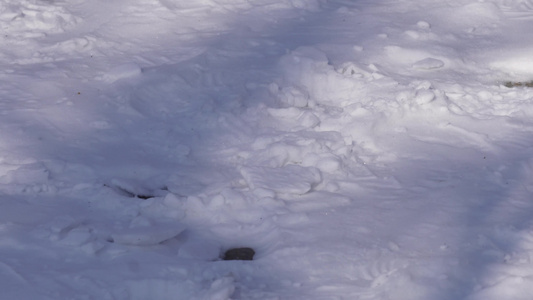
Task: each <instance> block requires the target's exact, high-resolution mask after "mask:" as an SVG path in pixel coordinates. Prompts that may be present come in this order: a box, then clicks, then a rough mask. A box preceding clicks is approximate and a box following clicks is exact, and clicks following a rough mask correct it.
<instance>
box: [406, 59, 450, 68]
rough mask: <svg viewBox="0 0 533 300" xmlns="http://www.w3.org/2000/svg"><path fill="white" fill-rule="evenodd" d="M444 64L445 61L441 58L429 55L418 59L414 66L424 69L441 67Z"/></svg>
mask: <svg viewBox="0 0 533 300" xmlns="http://www.w3.org/2000/svg"><path fill="white" fill-rule="evenodd" d="M443 66H444V62H443V61H442V60H440V59H436V58H432V57H428V58H425V59H423V60H420V61H417V62H415V63H414V64H413V68H415V69H422V70H432V69H439V68H442V67H443Z"/></svg>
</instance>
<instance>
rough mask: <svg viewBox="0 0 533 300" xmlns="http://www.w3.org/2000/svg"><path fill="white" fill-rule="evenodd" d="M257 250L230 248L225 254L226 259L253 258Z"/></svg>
mask: <svg viewBox="0 0 533 300" xmlns="http://www.w3.org/2000/svg"><path fill="white" fill-rule="evenodd" d="M254 255H255V251H254V249H252V248H234V249H229V250H228V251H226V253H225V254H224V258H223V259H224V260H253V259H254Z"/></svg>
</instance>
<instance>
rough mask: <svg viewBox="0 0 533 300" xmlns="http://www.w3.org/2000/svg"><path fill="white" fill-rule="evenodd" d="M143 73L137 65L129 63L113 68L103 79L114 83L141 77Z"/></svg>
mask: <svg viewBox="0 0 533 300" xmlns="http://www.w3.org/2000/svg"><path fill="white" fill-rule="evenodd" d="M141 73H142V70H141V67H139V65H137V64H135V63H128V64H123V65H120V66H117V67H114V68H112V69H111V70H110V71H109V72H108V73H107V74H105V75H104V76H103V79H104V81H107V82H108V83H113V82H115V81H117V80H120V79H124V78H130V77H134V76H138V75H141Z"/></svg>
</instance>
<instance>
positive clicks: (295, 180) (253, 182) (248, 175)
mask: <svg viewBox="0 0 533 300" xmlns="http://www.w3.org/2000/svg"><path fill="white" fill-rule="evenodd" d="M241 174H242V176H243V177H244V179H245V180H246V183H247V184H248V185H249V186H250V188H252V189H257V188H262V189H267V190H273V191H275V192H277V193H282V194H298V195H302V194H305V193H307V192H309V191H310V190H311V189H312V188H313V187H315V186H316V185H317V184H319V183H320V182H322V175H321V173H320V171H319V170H318V169H317V168H314V167H301V166H297V165H288V166H285V167H281V168H266V167H246V168H242V169H241Z"/></svg>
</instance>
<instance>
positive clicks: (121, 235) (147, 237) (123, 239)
mask: <svg viewBox="0 0 533 300" xmlns="http://www.w3.org/2000/svg"><path fill="white" fill-rule="evenodd" d="M184 230H185V227H184V226H179V225H158V226H146V227H134V228H127V229H122V230H117V231H115V232H114V233H113V234H112V235H111V238H112V239H113V241H114V242H115V243H117V244H123V245H134V246H148V245H157V244H159V243H161V242H164V241H166V240H169V239H171V238H173V237H175V236H177V235H178V234H180V233H182V232H183V231H184Z"/></svg>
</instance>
